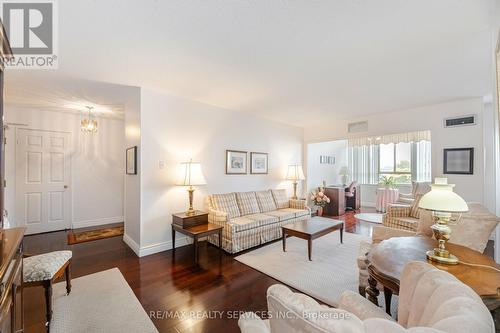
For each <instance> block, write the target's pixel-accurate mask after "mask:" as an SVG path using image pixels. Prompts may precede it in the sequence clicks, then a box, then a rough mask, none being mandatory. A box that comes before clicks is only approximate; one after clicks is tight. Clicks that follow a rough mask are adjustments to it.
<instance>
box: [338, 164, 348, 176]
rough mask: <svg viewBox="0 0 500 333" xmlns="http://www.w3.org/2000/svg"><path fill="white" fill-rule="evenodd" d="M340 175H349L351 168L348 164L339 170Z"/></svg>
mask: <svg viewBox="0 0 500 333" xmlns="http://www.w3.org/2000/svg"><path fill="white" fill-rule="evenodd" d="M339 175H341V176H347V175H349V169H348V168H347V167H346V166H343V167H342V168H340V170H339Z"/></svg>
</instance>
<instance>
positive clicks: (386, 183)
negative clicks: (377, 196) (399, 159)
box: [379, 176, 396, 188]
mask: <svg viewBox="0 0 500 333" xmlns="http://www.w3.org/2000/svg"><path fill="white" fill-rule="evenodd" d="M379 185H381V186H383V187H385V188H394V187H396V179H395V178H394V177H392V176H389V177H387V176H382V177H380V182H379Z"/></svg>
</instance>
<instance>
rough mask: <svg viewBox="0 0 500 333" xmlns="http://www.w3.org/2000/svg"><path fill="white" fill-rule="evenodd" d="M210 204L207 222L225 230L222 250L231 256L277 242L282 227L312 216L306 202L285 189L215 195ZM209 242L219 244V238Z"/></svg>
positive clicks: (210, 198) (209, 200) (210, 197)
mask: <svg viewBox="0 0 500 333" xmlns="http://www.w3.org/2000/svg"><path fill="white" fill-rule="evenodd" d="M207 205H208V221H209V222H210V223H214V224H218V225H221V226H223V227H224V229H223V231H222V248H223V249H224V250H225V251H226V252H228V253H237V252H240V251H243V250H246V249H249V248H251V247H254V246H257V245H261V244H264V243H267V242H270V241H272V240H275V239H278V238H280V237H281V235H282V230H281V226H283V225H285V224H290V223H296V222H301V221H306V220H308V219H310V217H311V210H310V209H309V207H307V205H306V201H305V200H294V199H289V198H288V197H287V194H286V190H267V191H256V192H235V193H234V192H233V193H224V194H212V195H209V196H208V198H207ZM208 241H209V242H210V243H212V244H218V240H217V236H210V237H209V238H208Z"/></svg>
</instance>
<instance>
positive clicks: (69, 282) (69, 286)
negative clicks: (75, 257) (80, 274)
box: [64, 263, 71, 295]
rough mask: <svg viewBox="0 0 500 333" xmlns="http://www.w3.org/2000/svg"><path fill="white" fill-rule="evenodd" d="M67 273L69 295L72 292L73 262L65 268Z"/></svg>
mask: <svg viewBox="0 0 500 333" xmlns="http://www.w3.org/2000/svg"><path fill="white" fill-rule="evenodd" d="M64 272H65V274H66V292H67V295H69V293H70V292H71V263H70V264H68V266H66V269H65V270H64Z"/></svg>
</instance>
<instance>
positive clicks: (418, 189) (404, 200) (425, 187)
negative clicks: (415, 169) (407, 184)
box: [395, 181, 431, 206]
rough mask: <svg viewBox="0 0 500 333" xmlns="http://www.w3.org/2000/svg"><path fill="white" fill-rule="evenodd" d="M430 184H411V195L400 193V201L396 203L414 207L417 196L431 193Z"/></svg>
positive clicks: (413, 182)
mask: <svg viewBox="0 0 500 333" xmlns="http://www.w3.org/2000/svg"><path fill="white" fill-rule="evenodd" d="M430 185H431V183H430V182H415V181H412V182H411V193H399V199H398V201H396V202H395V203H397V204H401V205H410V206H411V205H412V204H413V202H414V201H415V198H416V196H417V194H425V193H427V192H429V191H430V189H431V187H430Z"/></svg>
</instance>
